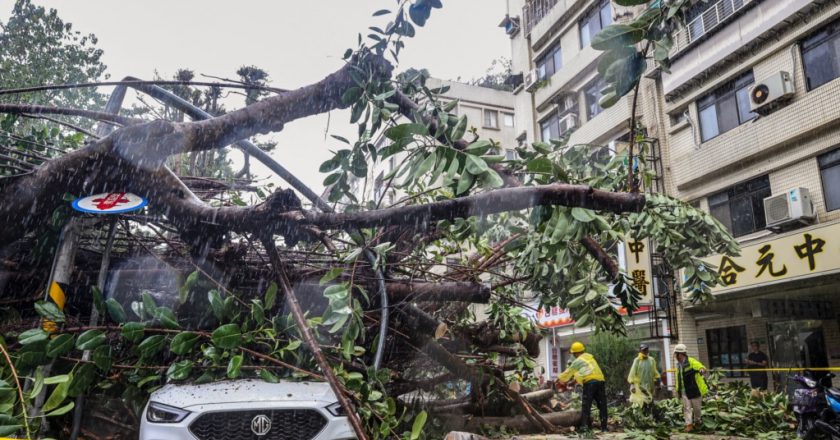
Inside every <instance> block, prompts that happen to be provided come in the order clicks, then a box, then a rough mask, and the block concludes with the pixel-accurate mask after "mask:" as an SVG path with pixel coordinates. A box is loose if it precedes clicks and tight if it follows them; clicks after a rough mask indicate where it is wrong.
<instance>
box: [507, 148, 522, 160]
mask: <svg viewBox="0 0 840 440" xmlns="http://www.w3.org/2000/svg"><path fill="white" fill-rule="evenodd" d="M518 156H519V155H518V154H517V153H516V150H505V159H507V160H516V158H517V157H518Z"/></svg>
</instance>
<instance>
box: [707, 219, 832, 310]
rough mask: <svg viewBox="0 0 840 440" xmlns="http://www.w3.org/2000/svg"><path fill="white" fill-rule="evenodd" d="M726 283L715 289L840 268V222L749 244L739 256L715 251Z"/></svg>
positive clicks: (713, 260) (752, 285)
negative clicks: (717, 253) (720, 253)
mask: <svg viewBox="0 0 840 440" xmlns="http://www.w3.org/2000/svg"><path fill="white" fill-rule="evenodd" d="M703 260H704V261H707V262H709V263H712V264H714V265H716V266H718V270H719V271H720V278H721V281H722V285H719V286H716V287H714V288H713V289H712V292H713V293H717V292H724V291H729V290H735V289H741V288H747V287H755V286H757V285H761V284H764V283H770V282H777V281H789V280H795V279H799V278H807V277H810V276H815V275H820V274H824V273H830V272H838V271H840V224H833V225H828V226H822V227H816V228H811V229H809V230H807V231H802V232H797V233H793V234H789V235H786V236H783V237H779V238H776V239H775V240H770V241H765V242H762V243H758V244H754V245H750V246H745V247H744V248H742V250H741V255H740V256H738V257H730V256H727V255H713V256H711V257H708V258H704V259H703Z"/></svg>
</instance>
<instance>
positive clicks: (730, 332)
mask: <svg viewBox="0 0 840 440" xmlns="http://www.w3.org/2000/svg"><path fill="white" fill-rule="evenodd" d="M713 335H714V336H716V337H714V338H713V337H712V336H713ZM733 336H735V338H737V340H735V338H733ZM713 340H714V344H715V349H714V350H713V348H712V347H713V345H712V344H713ZM724 341H725V346H726V349H725V351H724V350H723V346H724ZM733 345H734V346H733ZM748 347H749V338H747V326H746V325H733V326H729V327H717V328H709V329H706V350H707V353H708V357H709V368H724V369H735V370H737V369H744V368H746V367H747V365H746V363H745V362H744V361H745V360H746V357H747V356H748V355H749V349H748ZM733 349H740V351H737V352H736V351H733ZM724 354H725V355H726V359H727V362H724V361H723V356H724ZM733 354H737V355H738V358H739V359H740V361H739V362H738V363H737V364H736V363H733V362H732V358H733V357H734V356H733ZM716 358H717V360H715V359H716ZM726 377H747V373H745V372H743V371H739V372H735V371H730V372H727V373H726Z"/></svg>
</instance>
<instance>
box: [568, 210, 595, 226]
mask: <svg viewBox="0 0 840 440" xmlns="http://www.w3.org/2000/svg"><path fill="white" fill-rule="evenodd" d="M572 217H574V219H575V220H577V221H579V222H583V223H589V222H591V221H592V220H595V215H594V214H593V213H592V211H590V210H588V209H584V208H577V207H575V208H572Z"/></svg>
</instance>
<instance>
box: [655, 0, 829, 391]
mask: <svg viewBox="0 0 840 440" xmlns="http://www.w3.org/2000/svg"><path fill="white" fill-rule="evenodd" d="M689 18H690V21H689V23H688V26H687V28H686V29H683V30H682V31H680V33H679V34H678V35H677V38H676V40H675V45H674V46H675V47H674V49H673V50H674V51H673V54H672V56H673V65H672V68H671V73H670V74H668V73H663V72H657V71H651V72H649V75H648V77H649V78H650V79H646V80H645V81H644V83H643V90H644V91H645V97H646V99H645V104H644V111H645V112H646V115H648V116H647V119H646V121H645V124H646V126H647V129H648V132H649V134H651V135H653V136H656V137H658V138H659V139H660V142H661V144H662V146H663V154H664V156H665V158H664V159H665V163H666V168H667V173H666V184H667V185H666V186H667V190H668V192H669V193H670V194H671V195H674V196H677V197H679V198H682V199H684V200H686V201H689V202H691V203H692V204H694V205H695V206H698V207H700V208H702V209H704V210H707V211H708V212H710V213H711V214H712V215H714V216H715V217H716V218H717V219H719V220H720V221H721V222H722V223H723V224H724V225H726V227H727V228H729V230H730V231H731V232H732V233H733V235H734V236H735V237H736V238H737V239H738V241H739V242H740V243H741V246H742V255H741V256H739V257H735V258H731V259H730V258H724V257H722V256H712V257H710V258H709V261H710V262H712V263H714V264H716V265H718V266H719V267H720V270H721V272H722V274H723V277H722V279H723V281H724V283H725V285H724V286H720V287H718V288H715V289H714V290H713V293H714V301H712V302H711V303H708V304H705V305H691V304H690V303H688V302H687V301H684V302H683V307H680V308H679V310H678V321H679V326H678V329H679V331H678V334H679V339H680V342H682V343H685V344H686V345H687V346H688V349H689V352H690V353H692V354H693V355H695V356H699V359H700V360H701V361H702V362H703V363H705V364H706V365H708V366H710V367H720V368H732V369H738V368H744V367H746V365H745V363H744V361H745V359H746V355H747V353H748V351H749V342H751V341H759V342H760V343H761V344H762V348H763V350H764V351H765V352H767V353H768V355H769V356H770V362H771V365H772V366H773V367H781V368H787V367H828V366H831V367H837V366H840V321H838V312H840V299H838V292H840V106H838V102H840V78H838V77H840V6H838V4H836V3H835V2H831V1H811V0H785V1H774V0H764V1H759V0H719V1H712V2H698V3H697V4H695V5H694V6H693V7H692V9H691V11H690V14H689ZM651 116H653V117H651ZM730 376H731V377H736V378H740V377H744V376H745V375H743V374H741V373H732V374H731V375H730ZM774 381H775V382H776V385H777V386H779V385H784V377H783V376H782V375H776V376H775V377H774Z"/></svg>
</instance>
